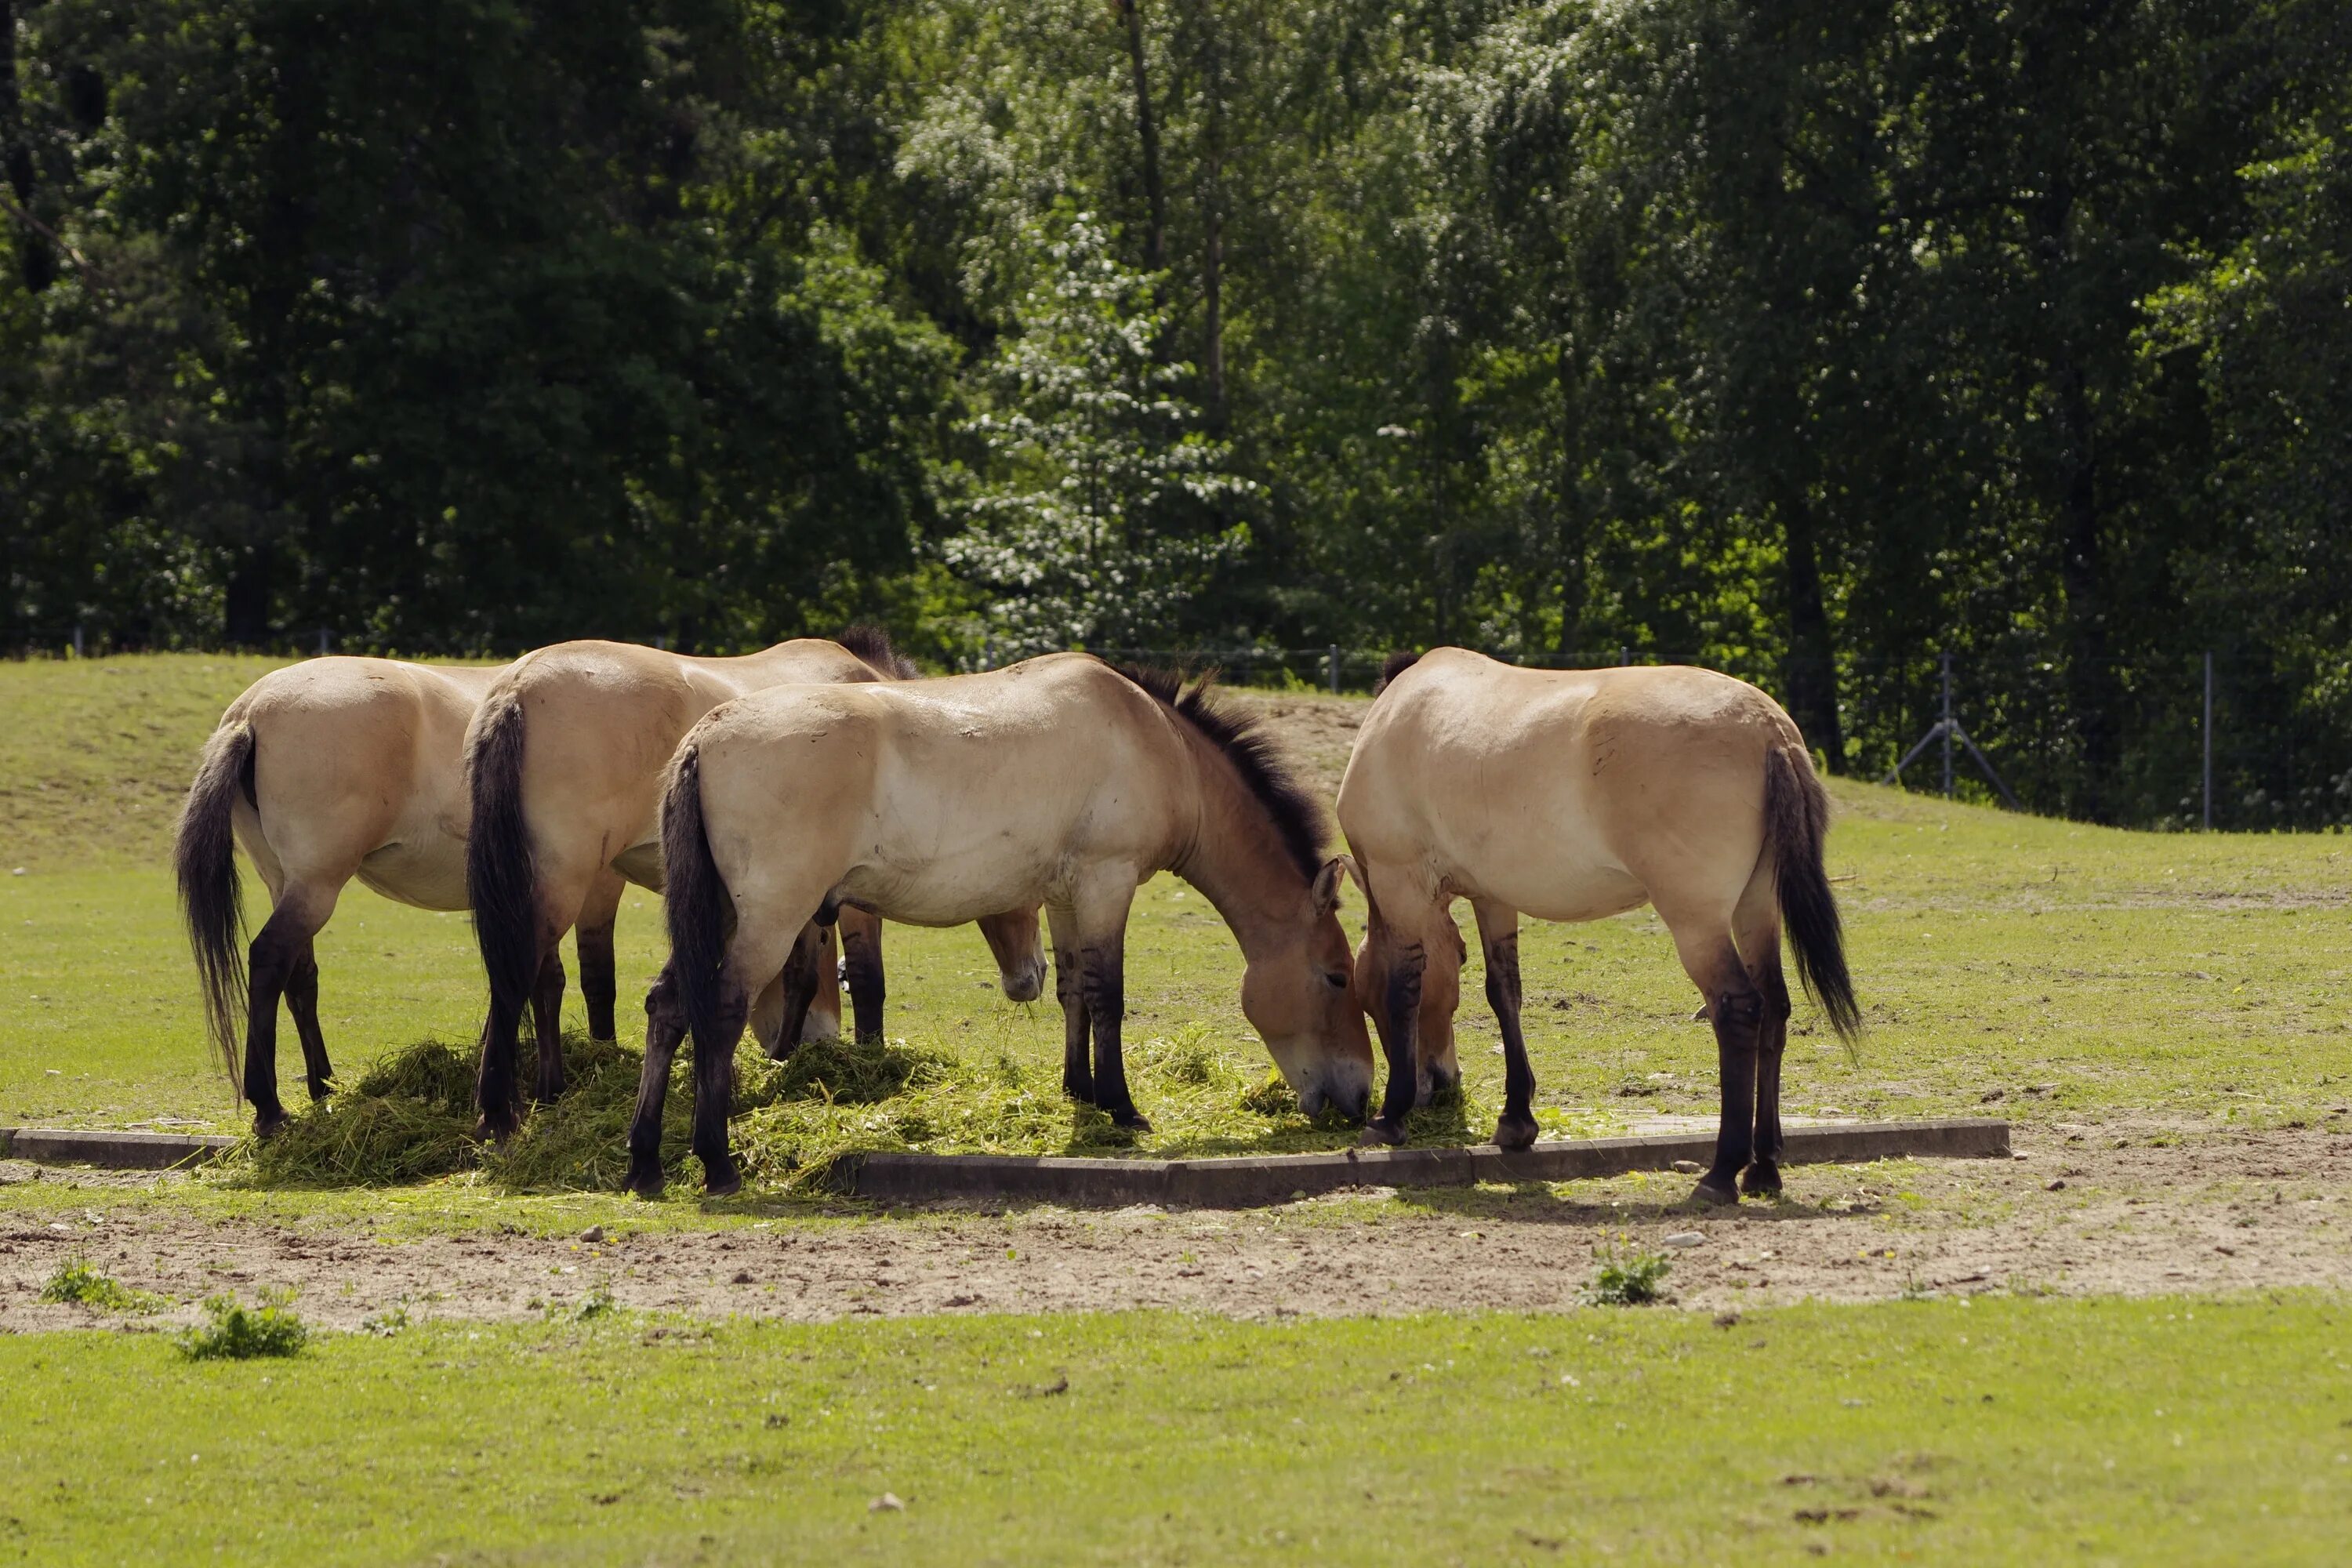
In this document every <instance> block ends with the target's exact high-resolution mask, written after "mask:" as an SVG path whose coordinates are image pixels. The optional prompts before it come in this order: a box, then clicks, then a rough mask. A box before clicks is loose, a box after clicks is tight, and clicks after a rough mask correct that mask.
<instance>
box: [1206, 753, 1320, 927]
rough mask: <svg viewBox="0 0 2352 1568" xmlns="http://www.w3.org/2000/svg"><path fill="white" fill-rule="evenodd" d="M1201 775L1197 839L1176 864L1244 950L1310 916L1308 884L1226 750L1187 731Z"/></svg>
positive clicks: (1263, 807) (1271, 821) (1262, 806)
mask: <svg viewBox="0 0 2352 1568" xmlns="http://www.w3.org/2000/svg"><path fill="white" fill-rule="evenodd" d="M1186 739H1187V740H1188V741H1189V742H1191V744H1192V751H1193V759H1192V760H1193V773H1194V775H1195V776H1196V777H1198V778H1199V779H1200V781H1201V790H1200V810H1199V813H1198V819H1197V823H1196V826H1195V827H1194V831H1193V837H1192V843H1191V845H1190V846H1189V847H1187V848H1186V850H1185V852H1184V854H1183V856H1182V857H1181V858H1180V859H1179V861H1178V862H1177V864H1176V866H1175V867H1174V870H1175V872H1176V874H1177V875H1178V876H1180V877H1181V878H1183V879H1184V880H1186V881H1187V882H1190V883H1192V886H1194V887H1195V888H1198V889H1201V893H1202V896H1203V897H1204V898H1206V899H1207V900H1209V902H1210V903H1211V904H1213V905H1214V906H1215V907H1216V910H1217V913H1218V914H1219V915H1221V916H1223V918H1224V922H1225V924H1226V925H1227V926H1228V927H1230V928H1231V929H1232V931H1233V933H1234V940H1235V941H1236V942H1239V943H1240V944H1241V949H1242V952H1244V954H1245V955H1253V956H1254V955H1255V953H1256V952H1257V951H1258V950H1259V949H1260V948H1261V947H1263V946H1265V945H1266V944H1267V943H1268V942H1271V941H1272V940H1273V939H1274V937H1275V936H1276V935H1277V934H1278V933H1280V932H1282V931H1285V930H1286V929H1289V928H1291V927H1295V926H1297V925H1298V924H1299V923H1300V922H1301V921H1304V919H1305V918H1306V910H1307V893H1308V888H1307V880H1306V879H1304V878H1302V877H1301V876H1300V875H1299V874H1298V868H1297V866H1295V865H1293V864H1292V863H1291V859H1290V852H1289V850H1288V849H1287V848H1286V847H1284V845H1283V842H1282V835H1281V834H1280V833H1278V832H1277V831H1276V829H1275V826H1274V822H1273V820H1272V819H1271V817H1269V816H1268V815H1267V813H1266V809H1265V806H1264V805H1261V804H1260V803H1259V801H1258V798H1257V797H1256V796H1255V795H1252V794H1251V793H1250V791H1249V789H1248V787H1247V786H1246V785H1244V784H1243V783H1242V782H1241V779H1240V778H1239V777H1238V776H1237V775H1236V774H1235V773H1234V765H1233V763H1231V762H1229V761H1227V760H1226V758H1225V755H1224V753H1223V752H1221V751H1219V750H1218V749H1217V748H1216V747H1215V746H1214V745H1213V744H1211V743H1210V742H1207V741H1205V740H1203V739H1202V738H1201V737H1200V736H1198V735H1188V736H1187V737H1186Z"/></svg>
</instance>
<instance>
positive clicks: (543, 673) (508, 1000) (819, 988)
mask: <svg viewBox="0 0 2352 1568" xmlns="http://www.w3.org/2000/svg"><path fill="white" fill-rule="evenodd" d="M916 674H917V671H916V670H915V668H914V667H913V666H912V665H911V664H908V662H907V661H906V660H905V659H903V658H900V657H899V656H898V653H897V652H896V651H895V650H894V649H892V647H890V641H889V638H887V637H885V636H883V635H882V634H881V633H880V632H878V631H876V630H874V629H872V628H871V627H863V626H859V627H852V628H851V629H850V630H848V631H846V632H844V633H843V634H842V640H841V641H840V642H838V643H835V642H826V641H824V640H822V639H820V638H814V637H803V638H798V639H795V640H793V641H792V642H785V643H779V644H777V645H776V646H775V647H772V648H768V649H766V650H765V651H763V652H761V653H755V654H750V655H747V656H745V657H743V658H688V657H687V656H685V655H683V654H675V653H667V652H664V651H662V650H660V649H657V648H650V647H636V646H635V645H633V644H628V643H611V642H569V643H558V644H557V645H555V646H554V647H545V648H541V649H540V650H539V651H537V652H536V653H531V654H528V655H526V656H524V657H523V658H520V659H519V660H517V661H516V662H515V663H514V664H513V665H512V666H510V667H509V668H508V669H507V671H506V672H505V674H504V675H502V676H501V677H500V678H499V680H498V682H497V683H496V684H495V685H494V686H492V687H491V688H490V689H489V691H488V693H487V694H486V695H485V696H484V697H483V699H482V703H481V707H480V710H479V711H478V713H477V714H476V715H475V718H474V722H473V725H472V728H471V729H470V730H469V731H467V735H466V771H467V778H468V781H469V784H470V787H471V790H472V802H473V822H474V831H473V834H472V837H471V839H470V840H469V842H468V844H467V852H466V885H467V891H468V893H469V894H470V897H471V901H472V907H473V910H474V934H475V940H476V942H478V944H479V946H480V948H481V952H482V964H483V967H484V969H485V970H487V971H488V975H489V982H490V1012H489V1018H488V1022H487V1023H486V1024H485V1025H484V1026H483V1031H482V1060H481V1073H480V1078H479V1080H478V1083H477V1085H476V1091H475V1098H476V1103H477V1104H478V1107H479V1109H480V1110H481V1128H480V1131H481V1132H482V1133H483V1134H484V1135H485V1136H489V1137H504V1136H506V1135H507V1134H508V1133H509V1132H511V1131H514V1128H515V1126H516V1123H517V1122H518V1121H519V1120H520V1110H521V1108H520V1104H519V1102H518V1092H519V1085H518V1084H517V1082H516V1076H515V1060H516V1056H517V1046H518V1039H517V1035H518V1030H519V1026H520V1022H521V1017H522V1005H523V1001H524V998H525V997H526V995H527V994H529V993H530V988H531V985H532V984H533V977H534V976H537V975H539V974H541V973H542V972H543V971H544V970H545V969H547V968H548V967H549V966H551V965H552V966H554V969H555V973H556V982H555V984H556V985H557V987H558V990H559V992H560V990H561V987H562V964H561V963H560V961H559V960H557V958H556V957H555V952H556V944H557V943H558V942H560V941H562V936H563V933H564V932H565V931H567V930H569V929H571V928H572V925H573V924H574V923H575V922H577V923H579V924H581V925H582V927H583V934H584V932H585V929H586V924H587V922H588V921H589V920H590V919H591V918H592V917H593V916H594V915H596V914H597V913H598V912H599V911H600V910H604V909H606V908H609V907H610V906H611V905H614V904H617V903H618V902H619V900H620V897H621V890H622V885H623V883H624V882H625V881H627V882H635V884H637V885H638V886H639V887H642V888H648V889H653V890H654V891H656V892H659V891H661V890H662V886H663V870H662V850H661V841H660V836H659V828H660V807H661V789H662V773H663V769H664V767H665V765H666V764H667V763H668V762H669V759H670V753H671V752H674V751H676V750H677V742H678V740H679V738H680V737H681V736H683V735H684V734H685V733H686V732H687V731H688V730H689V729H690V728H692V727H693V725H694V723H695V721H697V720H698V719H700V718H701V717H702V716H703V715H704V714H705V713H708V712H709V711H710V710H712V709H713V708H716V707H718V706H719V704H720V703H722V702H725V701H727V700H730V699H731V698H735V697H739V696H741V695H742V694H743V693H745V692H747V691H756V690H760V689H764V688H768V687H773V686H779V685H783V684H787V683H798V682H814V683H820V684H823V683H829V682H866V683H871V682H879V681H886V680H903V679H909V678H911V677H913V676H915V675H916ZM999 911H1009V912H1002V913H1000V912H999ZM978 912H979V913H980V914H981V915H982V916H985V917H987V918H984V919H982V921H981V930H982V933H983V934H984V935H985V936H986V937H987V938H988V942H989V946H990V947H991V949H992V950H993V952H995V954H996V961H997V966H998V970H999V973H1000V977H1001V979H1002V981H1003V987H1004V994H1006V995H1007V996H1010V997H1012V998H1013V1000H1014V1001H1016V1002H1026V1001H1032V1000H1034V999H1035V998H1036V997H1037V996H1038V995H1039V994H1042V992H1043V991H1044V988H1045V952H1044V949H1043V947H1042V945H1041V944H1040V943H1039V942H1038V939H1037V911H1036V909H1035V907H1034V905H1032V906H1031V907H1029V908H1027V909H1016V908H1015V907H1014V905H1013V904H1012V903H1006V904H1001V905H997V906H994V907H993V908H992V909H990V910H981V911H978ZM961 918H962V919H971V918H972V917H971V916H964V917H961ZM840 931H841V945H842V954H843V967H844V968H845V970H846V971H847V979H848V983H849V993H850V1002H851V1005H852V1006H853V1007H854V1008H855V1009H856V1015H857V1034H858V1037H859V1038H861V1039H868V1038H877V1037H879V1036H880V1035H881V1033H882V1003H883V974H882V946H881V922H880V921H877V920H875V919H874V918H872V917H870V916H868V915H866V914H865V913H863V912H862V911H853V912H851V913H850V914H849V915H848V916H846V917H845V919H843V920H842V921H841V922H840ZM832 936H833V933H832V931H830V930H827V931H822V932H817V931H812V932H811V933H810V941H811V951H810V952H809V953H807V954H803V963H799V964H797V965H795V966H794V968H793V973H791V974H790V975H784V976H781V977H779V978H777V979H776V980H775V982H774V983H773V984H771V985H769V986H767V987H766V988H765V989H764V990H763V991H762V993H761V998H760V1006H759V1009H758V1017H757V1022H758V1026H759V1030H760V1037H761V1044H762V1045H763V1046H765V1047H767V1049H768V1051H769V1054H770V1055H772V1056H777V1057H781V1056H783V1055H785V1054H786V1053H787V1052H789V1051H790V1050H791V1048H792V1046H793V1042H794V1041H796V1040H798V1039H800V1038H801V1037H802V1026H803V1020H804V1019H806V1018H807V1017H808V1015H809V1011H810V1008H811V1006H812V1005H813V1003H817V1002H822V1001H825V1000H830V1001H831V1002H832V1005H833V1007H834V1008H835V1015H836V1016H837V1010H838V1008H839V1005H840V1003H839V994H838V991H837V989H836V988H835V986H834V985H833V984H830V983H829V980H830V976H829V975H821V974H820V973H819V972H820V970H821V969H824V968H826V967H828V966H827V965H825V964H824V963H822V961H821V960H820V959H819V958H817V957H816V956H815V953H816V952H817V950H818V948H819V947H820V946H823V947H824V951H826V952H829V951H830V949H829V943H830V942H831V941H832ZM612 963H613V961H612V948H611V946H610V945H609V943H607V944H606V945H605V946H604V947H602V948H601V949H597V950H593V951H592V950H591V949H590V948H589V947H588V945H587V944H586V943H585V942H583V943H582V945H581V953H580V968H581V984H582V987H583V990H586V991H588V993H589V1001H590V1019H589V1027H590V1031H591V1032H592V1033H594V1034H597V1035H599V1036H605V1037H609V1035H610V1033H611V1029H612V1022H611V1020H612V1006H613V1001H612V998H613V980H612V973H613V968H612ZM592 966H593V970H592ZM781 967H782V965H781V964H780V965H779V968H781ZM777 973H778V971H777V970H775V969H772V970H770V971H769V974H770V975H771V976H775V975H777ZM600 1005H601V1007H602V1012H601V1013H600V1012H599V1011H598V1008H599V1006H600ZM538 1024H539V1040H540V1052H539V1074H538V1081H537V1084H536V1087H535V1094H536V1098H537V1099H538V1100H539V1101H540V1102H541V1104H545V1103H547V1102H549V1101H551V1100H554V1099H555V1097H556V1096H557V1095H559V1094H561V1093H562V1091H563V1059H562V1051H561V1050H560V1049H557V1048H552V1047H553V1042H554V1040H555V1034H554V1031H553V1030H552V1029H551V1027H549V1026H548V1025H547V1021H546V1019H545V1017H544V1016H539V1017H538ZM836 1027H837V1026H836Z"/></svg>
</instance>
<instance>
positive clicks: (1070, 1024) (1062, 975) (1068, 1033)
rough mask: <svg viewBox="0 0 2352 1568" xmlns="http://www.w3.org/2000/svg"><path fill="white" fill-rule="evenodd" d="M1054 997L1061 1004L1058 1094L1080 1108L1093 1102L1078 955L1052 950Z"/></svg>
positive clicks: (1084, 991) (1083, 981) (1091, 1062)
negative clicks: (1060, 1059) (1060, 1090)
mask: <svg viewBox="0 0 2352 1568" xmlns="http://www.w3.org/2000/svg"><path fill="white" fill-rule="evenodd" d="M1054 995H1055V999H1056V1000H1057V1001H1059V1002H1060V1003H1061V1004H1062V1092H1063V1093H1064V1094H1066V1095H1068V1096H1069V1097H1070V1098H1071V1099H1072V1100H1076V1101H1078V1102H1079V1103H1080V1104H1082V1105H1092V1104H1093V1103H1094V1102H1095V1069H1094V1059H1093V1058H1091V1057H1090V1056H1088V1055H1087V1042H1088V1039H1089V1038H1090V1037H1091V1034H1092V1030H1091V1027H1090V1026H1089V1025H1088V1023H1087V987H1086V979H1085V976H1084V975H1082V974H1081V973H1079V963H1078V955H1077V954H1076V953H1075V952H1071V951H1070V950H1069V949H1068V948H1066V947H1060V946H1056V947H1055V949H1054Z"/></svg>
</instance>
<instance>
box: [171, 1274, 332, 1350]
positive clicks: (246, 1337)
mask: <svg viewBox="0 0 2352 1568" xmlns="http://www.w3.org/2000/svg"><path fill="white" fill-rule="evenodd" d="M205 1318H206V1319H207V1320H208V1321H205V1322H204V1323H202V1324H200V1325H198V1326H197V1327H195V1328H193V1329H184V1330H182V1331H180V1332H179V1334H178V1335H177V1336H176V1337H175V1338H174V1340H173V1343H175V1344H177V1345H178V1346H179V1350H180V1353H181V1354H182V1355H184V1356H185V1357H187V1358H188V1360H190V1361H252V1360H254V1359H256V1358H257V1357H260V1356H289V1355H299V1353H300V1352H301V1350H302V1347H303V1346H304V1345H306V1344H308V1343H310V1325H309V1324H307V1323H305V1322H303V1321H302V1320H301V1319H300V1318H299V1317H297V1316H295V1314H294V1292H293V1291H291V1290H284V1289H277V1290H264V1291H263V1292H262V1293H261V1304H260V1305H259V1306H257V1307H247V1306H246V1305H245V1304H244V1303H242V1302H240V1301H239V1300H237V1299H236V1297H234V1296H215V1297H212V1298H210V1299H209V1300H206V1301H205Z"/></svg>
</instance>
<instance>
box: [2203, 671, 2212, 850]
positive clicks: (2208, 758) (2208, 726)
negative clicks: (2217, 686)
mask: <svg viewBox="0 0 2352 1568" xmlns="http://www.w3.org/2000/svg"><path fill="white" fill-rule="evenodd" d="M2204 740H2205V790H2204V794H2205V831H2206V832H2208V833H2210V832H2212V831H2213V650H2212V649H2210V648H2207V649H2206V650H2205V727H2204Z"/></svg>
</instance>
